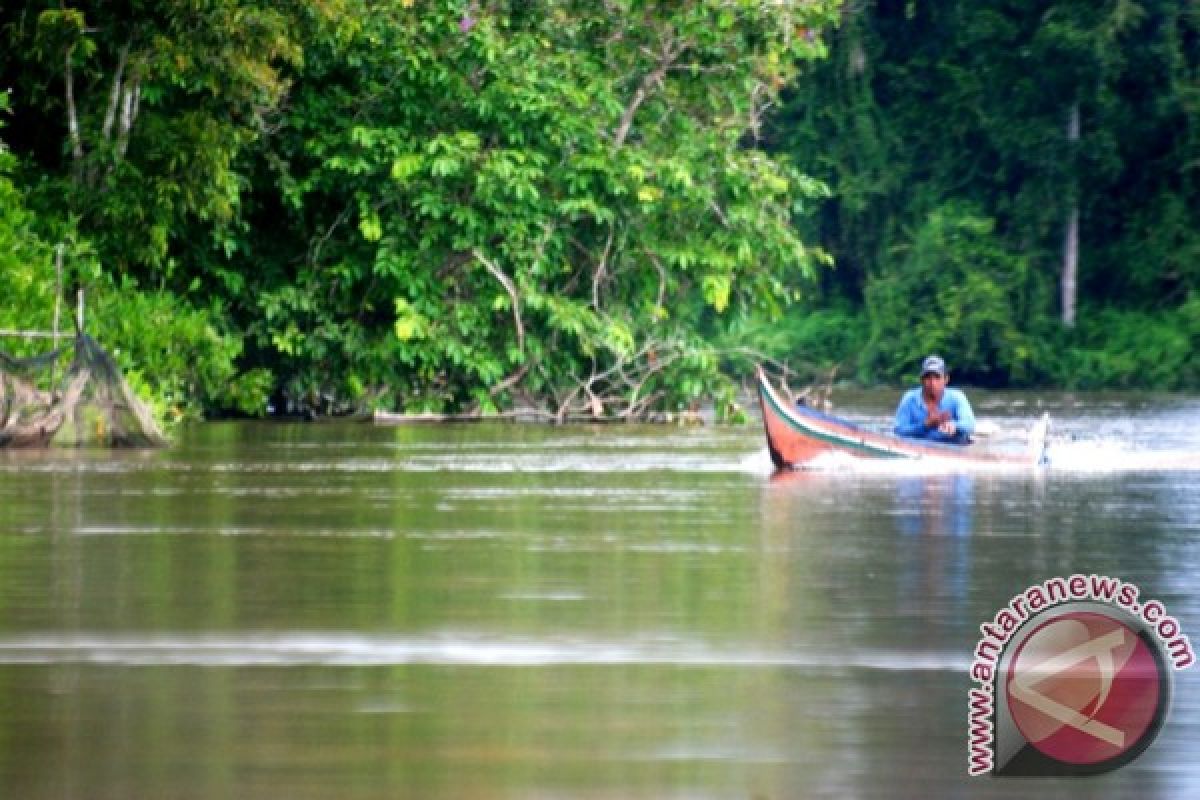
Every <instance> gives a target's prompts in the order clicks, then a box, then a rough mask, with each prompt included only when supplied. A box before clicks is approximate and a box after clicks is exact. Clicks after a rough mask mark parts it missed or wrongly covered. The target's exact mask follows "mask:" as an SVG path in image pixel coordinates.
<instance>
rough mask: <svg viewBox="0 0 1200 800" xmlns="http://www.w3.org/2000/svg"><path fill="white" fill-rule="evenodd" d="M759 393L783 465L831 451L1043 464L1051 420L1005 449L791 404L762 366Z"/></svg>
mask: <svg viewBox="0 0 1200 800" xmlns="http://www.w3.org/2000/svg"><path fill="white" fill-rule="evenodd" d="M758 396H759V402H760V403H761V405H762V416H763V425H764V427H765V428H766V432H767V449H768V450H769V451H770V453H771V461H773V462H774V463H775V466H776V467H777V468H779V469H790V468H795V467H803V466H804V465H806V464H808V463H810V462H811V461H813V460H814V459H816V458H818V457H820V456H824V455H828V454H831V453H843V454H847V455H851V456H855V457H858V458H894V459H930V460H937V461H943V462H949V463H999V464H1018V465H1019V464H1026V465H1029V466H1034V465H1037V464H1043V463H1045V438H1046V427H1047V426H1048V424H1049V419H1048V418H1044V419H1043V420H1042V422H1041V423H1039V424H1038V425H1035V426H1034V431H1033V432H1031V434H1030V441H1029V443H1028V444H1026V445H1025V446H1024V447H1022V448H1021V449H1019V450H1013V449H1007V450H1006V449H999V448H994V447H993V448H989V447H987V446H985V445H982V444H971V445H955V444H942V443H940V442H927V441H922V440H920V439H906V438H904V437H901V436H896V435H894V434H891V433H880V432H878V431H872V430H870V429H868V428H864V427H862V426H861V425H857V424H855V423H853V422H851V421H849V420H846V419H842V418H841V417H836V416H833V415H831V414H825V413H822V412H820V411H817V410H816V409H813V408H808V407H807V406H797V405H792V404H791V403H789V402H788V401H787V400H785V399H784V398H782V397H780V396H779V393H778V392H776V391H775V389H774V388H772V386H771V384H770V381H769V380H768V379H767V376H766V373H765V372H764V371H763V369H762V368H761V367H759V369H758Z"/></svg>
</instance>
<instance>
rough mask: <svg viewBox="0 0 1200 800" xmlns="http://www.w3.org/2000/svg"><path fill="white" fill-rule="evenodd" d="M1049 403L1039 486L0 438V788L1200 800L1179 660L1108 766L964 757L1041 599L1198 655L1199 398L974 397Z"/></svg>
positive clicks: (958, 477)
mask: <svg viewBox="0 0 1200 800" xmlns="http://www.w3.org/2000/svg"><path fill="white" fill-rule="evenodd" d="M837 399H838V400H839V410H841V411H844V412H848V413H850V414H851V415H852V416H855V417H856V418H858V419H860V420H861V421H864V422H867V423H872V422H874V423H879V424H885V423H886V416H887V413H888V404H889V403H890V402H892V401H894V396H884V395H878V394H863V395H850V396H846V397H844V398H837ZM1042 407H1048V408H1049V409H1050V410H1051V412H1052V413H1053V415H1054V418H1055V428H1054V430H1055V436H1054V444H1053V449H1052V458H1053V459H1054V463H1053V464H1052V465H1051V466H1050V467H1049V468H1048V469H1046V470H1033V469H1008V470H988V471H980V472H939V471H937V470H930V469H914V468H912V467H911V465H909V466H903V465H901V466H897V465H890V466H887V467H883V466H879V465H875V464H868V465H863V464H845V463H834V464H830V465H827V466H826V467H825V468H823V469H820V470H815V471H809V472H803V473H795V474H788V475H772V472H771V469H770V465H769V461H768V458H767V454H766V448H765V446H764V444H763V441H762V437H761V429H760V428H759V427H757V426H753V425H751V426H746V427H711V426H710V427H701V428H675V427H637V426H575V427H572V426H568V427H558V428H556V427H548V426H519V425H490V424H476V425H460V426H410V427H395V428H388V427H374V426H371V425H363V424H358V425H302V424H281V423H209V424H205V425H198V426H195V427H191V428H188V429H186V430H184V431H183V432H182V434H181V436H180V439H179V441H178V443H177V444H176V445H175V446H174V447H172V448H170V449H167V450H164V451H159V452H118V453H110V452H91V451H87V452H73V451H65V452H64V451H53V452H48V453H47V452H0V797H3V798H10V797H11V798H21V799H23V800H40V799H41V798H88V799H90V800H108V799H111V800H128V799H129V798H295V799H298V800H303V799H304V798H314V799H315V798H341V799H345V800H360V799H361V800H366V799H367V798H371V799H374V798H381V799H382V798H548V797H556V798H557V797H562V798H762V799H764V800H765V799H766V798H809V797H822V798H825V797H827V798H856V797H863V798H868V797H879V798H896V797H914V798H918V797H919V798H925V797H937V798H952V797H967V796H970V797H1007V796H1020V797H1085V796H1086V797H1137V798H1177V797H1186V796H1193V797H1194V796H1197V795H1198V793H1200V762H1197V760H1196V759H1195V757H1194V750H1195V745H1194V743H1195V741H1197V738H1198V737H1200V678H1198V677H1197V676H1198V675H1200V669H1192V670H1186V671H1183V672H1179V673H1177V674H1176V675H1175V687H1174V689H1175V692H1174V700H1173V704H1172V708H1171V711H1170V715H1169V717H1168V719H1167V722H1166V724H1165V725H1164V727H1163V729H1162V731H1161V733H1160V735H1159V737H1158V739H1157V740H1156V741H1155V743H1154V744H1153V745H1152V746H1151V748H1150V749H1149V750H1148V751H1147V752H1146V753H1145V754H1143V755H1142V756H1141V757H1140V758H1138V759H1137V760H1136V761H1134V762H1133V763H1132V764H1130V765H1129V766H1127V767H1125V768H1123V769H1120V770H1117V771H1115V772H1112V773H1109V774H1106V775H1103V776H1099V777H1094V778H1089V779H1085V780H1084V779H1061V778H1060V779H1030V780H1016V781H1014V780H1005V779H996V778H968V776H967V769H966V768H967V747H966V739H967V737H966V722H965V719H966V696H967V690H968V688H969V686H970V681H969V679H968V675H967V671H968V668H969V664H970V661H971V656H972V651H973V649H974V647H975V643H976V641H977V640H978V638H979V635H980V633H979V625H980V623H982V622H985V621H988V620H991V619H992V617H993V615H994V614H995V613H996V611H997V610H998V609H999V608H1001V607H1002V606H1003V605H1004V604H1005V603H1007V601H1008V600H1009V599H1010V598H1011V597H1012V596H1013V595H1014V594H1015V593H1017V592H1019V591H1020V590H1022V589H1024V588H1025V587H1026V586H1029V585H1031V584H1033V583H1036V582H1039V581H1042V580H1045V579H1047V578H1049V577H1052V576H1055V575H1069V574H1071V573H1076V572H1082V573H1092V572H1094V573H1098V574H1102V575H1112V576H1118V577H1121V578H1123V579H1125V580H1127V581H1130V582H1133V583H1135V584H1137V585H1138V586H1139V587H1140V588H1141V590H1142V592H1143V596H1145V597H1151V596H1152V597H1155V598H1158V599H1159V600H1161V601H1162V602H1163V603H1164V605H1165V606H1166V607H1167V609H1168V610H1169V611H1170V613H1171V614H1173V615H1174V616H1176V617H1177V618H1178V619H1179V620H1180V621H1181V623H1182V624H1183V626H1184V631H1185V632H1190V633H1191V634H1192V635H1193V636H1194V637H1195V638H1196V641H1197V642H1198V643H1200V587H1198V586H1197V583H1196V581H1195V576H1196V575H1197V574H1200V491H1197V490H1198V489H1200V461H1198V460H1197V454H1198V453H1200V424H1198V423H1200V400H1196V399H1194V398H1191V399H1188V398H1177V397H1131V396H1112V397H1105V396H1097V395H1090V396H1080V397H1071V396H1056V397H1054V398H1049V399H1047V398H1042V399H1041V401H1036V400H1034V399H1032V398H1021V397H1017V396H1014V395H980V396H979V397H978V398H977V399H976V409H977V412H979V413H980V414H981V416H989V417H991V418H993V419H995V420H997V421H998V423H999V425H1000V427H1001V428H1002V429H1006V430H1019V429H1020V428H1021V427H1022V426H1023V425H1025V424H1026V423H1027V422H1028V421H1029V420H1031V419H1032V418H1033V417H1035V416H1036V414H1038V413H1040V411H1041V410H1042Z"/></svg>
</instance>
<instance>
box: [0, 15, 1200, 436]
mask: <svg viewBox="0 0 1200 800" xmlns="http://www.w3.org/2000/svg"><path fill="white" fill-rule="evenodd" d="M1197 14H1198V12H1197V11H1196V9H1194V8H1193V7H1192V6H1190V5H1180V4H1177V3H1172V2H1169V1H1168V0H1139V2H1134V0H1112V2H1105V3H1098V4H1097V3H1090V2H1083V1H1082V0H998V2H993V3H988V4H985V5H984V6H980V5H979V4H977V3H969V2H965V0H937V1H936V2H935V1H933V0H904V2H900V1H899V0H877V1H876V2H873V3H859V4H844V5H843V4H842V3H839V2H837V0H806V1H805V2H799V1H797V2H782V3H781V2H777V1H776V0H691V2H686V3H679V2H666V1H665V0H663V1H662V2H654V1H652V0H603V2H590V1H589V2H585V0H529V1H525V0H522V2H515V0H513V1H509V0H399V1H398V2H383V1H382V0H288V2H282V3H279V2H272V3H267V2H262V1H260V0H204V1H203V2H199V1H197V0H170V2H158V3H146V2H137V1H136V0H133V1H131V2H118V3H111V2H104V3H101V2H68V3H60V2H53V3H52V2H48V0H40V1H38V0H26V1H25V2H18V3H15V4H8V5H7V6H5V7H4V8H3V9H0V41H3V45H4V46H3V47H2V48H0V78H2V79H3V80H2V81H0V86H3V87H10V88H8V89H6V90H5V91H4V92H3V93H0V119H2V120H4V121H5V122H6V124H7V126H6V127H4V128H3V129H0V139H2V140H3V142H4V143H5V144H4V145H3V147H0V283H2V284H3V285H4V286H5V287H6V289H7V292H6V296H7V297H9V298H12V300H11V301H10V302H9V303H6V304H3V307H0V325H7V326H10V327H46V325H47V319H48V317H49V315H50V313H51V309H52V307H53V305H54V291H55V285H56V283H55V277H54V275H55V272H54V259H55V254H56V253H60V254H61V258H62V261H63V263H64V264H65V265H66V274H65V282H64V284H63V287H62V291H63V292H64V293H66V292H68V291H70V290H71V289H73V288H76V287H82V288H86V290H87V292H88V297H89V316H88V319H89V328H90V329H91V331H92V332H93V333H95V334H97V335H98V337H99V338H100V339H101V341H103V342H105V343H106V344H107V345H108V346H109V347H111V348H113V349H114V351H115V352H116V353H117V355H118V358H119V360H120V361H121V363H122V366H123V367H125V368H126V370H127V371H129V372H131V373H132V375H133V380H134V383H135V384H136V385H139V386H141V387H142V388H143V389H145V391H147V392H149V393H151V394H153V395H154V396H155V397H156V398H158V401H159V407H160V410H161V411H163V412H164V413H166V412H173V413H178V414H187V413H216V412H222V411H238V412H242V413H263V412H264V411H265V410H266V409H267V408H268V405H269V402H270V403H273V405H274V406H275V407H276V408H279V409H287V410H292V411H303V412H315V413H330V412H338V411H345V410H350V409H361V408H368V407H372V406H374V407H385V408H390V409H405V410H472V409H473V410H479V411H493V410H504V409H511V408H514V407H523V408H533V409H537V410H538V411H539V413H542V414H544V415H545V416H547V417H550V418H558V419H562V418H566V417H568V416H574V415H581V414H582V415H603V416H624V417H638V416H641V415H644V414H646V413H648V412H650V411H654V410H663V409H678V408H681V407H686V406H689V405H691V404H694V403H696V402H698V401H699V400H701V399H702V398H705V397H708V398H716V399H717V401H718V405H719V406H723V405H724V403H725V401H726V400H728V399H729V398H730V390H731V383H730V380H729V378H730V377H731V376H735V375H736V374H737V373H738V372H744V371H745V370H746V367H747V364H748V361H747V355H746V354H753V355H754V356H757V357H775V358H778V359H780V360H782V361H786V362H788V363H792V364H805V365H808V366H809V367H810V368H813V369H815V368H816V367H819V366H822V365H832V364H834V363H840V364H849V365H852V367H853V371H854V372H856V373H857V375H858V376H859V377H860V378H861V379H863V380H894V379H897V378H901V377H904V376H907V375H909V374H910V373H911V370H912V368H913V364H914V363H915V361H916V359H917V358H918V357H919V356H920V355H922V354H924V353H926V352H928V351H930V350H934V349H936V350H939V351H941V352H942V353H943V354H944V355H946V357H947V358H949V359H950V360H951V362H952V363H953V364H955V365H956V372H957V374H958V377H959V378H962V379H966V380H968V381H975V382H982V383H988V384H991V385H999V386H1003V385H1037V384H1045V383H1053V384H1060V385H1073V386H1136V385H1152V386H1157V387H1162V388H1194V387H1195V386H1196V385H1197V381H1198V380H1200V368H1198V367H1197V362H1196V359H1195V356H1194V355H1193V353H1194V352H1196V349H1197V348H1196V344H1197V343H1198V341H1197V340H1198V338H1200V295H1198V294H1197V293H1196V292H1195V286H1196V279H1197V264H1198V263H1200V259H1198V258H1197V256H1198V255H1200V225H1198V224H1197V223H1198V222H1200V219H1198V218H1197V215H1198V213H1200V212H1198V210H1197V209H1200V196H1198V190H1200V187H1198V185H1197V173H1198V168H1200V147H1198V139H1197V137H1198V135H1200V134H1198V130H1200V128H1198V126H1197V114H1198V113H1200V112H1198V105H1197V102H1196V98H1197V97H1198V96H1200V82H1198V78H1197V74H1198V73H1197V70H1198V68H1200V67H1198V62H1200V55H1198V45H1197V42H1198V41H1200V21H1198V18H1197ZM831 266H832V269H831V268H830V267H831ZM269 399H270V401H269Z"/></svg>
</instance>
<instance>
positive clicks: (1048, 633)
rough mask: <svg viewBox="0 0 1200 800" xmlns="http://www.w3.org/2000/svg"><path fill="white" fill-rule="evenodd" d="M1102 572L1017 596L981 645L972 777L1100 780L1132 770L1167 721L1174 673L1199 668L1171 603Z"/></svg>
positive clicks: (972, 720)
mask: <svg viewBox="0 0 1200 800" xmlns="http://www.w3.org/2000/svg"><path fill="white" fill-rule="evenodd" d="M1139 596H1140V592H1139V591H1138V589H1137V587H1136V586H1134V585H1132V584H1128V583H1125V582H1123V581H1120V580H1119V579H1116V578H1108V577H1104V576H1096V575H1086V576H1085V575H1072V576H1070V577H1069V578H1052V579H1050V580H1048V581H1044V582H1043V583H1040V584H1036V585H1034V586H1030V587H1029V588H1027V589H1026V590H1025V591H1024V592H1021V593H1020V594H1018V595H1016V596H1015V597H1014V598H1013V599H1012V601H1011V602H1010V603H1009V604H1008V605H1007V606H1006V607H1004V608H1003V609H1001V610H1000V611H999V612H997V614H996V615H995V617H994V618H993V619H992V621H991V622H989V623H985V624H983V625H981V626H980V632H981V633H982V634H983V636H982V638H981V639H980V640H979V644H978V645H977V646H976V648H975V654H974V660H973V661H972V664H971V678H972V680H974V681H975V682H976V683H977V684H978V686H976V687H974V688H972V689H971V690H970V695H969V704H968V715H967V716H968V725H969V741H968V748H969V754H968V757H969V761H968V771H969V772H970V774H972V775H982V774H986V773H992V774H995V775H1057V776H1061V775H1094V774H1097V773H1100V772H1108V771H1110V770H1113V769H1116V768H1118V767H1120V766H1123V765H1124V764H1127V763H1129V762H1130V761H1132V760H1133V759H1134V758H1136V757H1137V756H1138V755H1139V754H1141V753H1142V752H1144V751H1145V750H1146V748H1147V747H1149V746H1150V744H1151V743H1152V742H1153V741H1154V737H1155V736H1156V735H1157V734H1158V731H1159V729H1160V728H1161V727H1162V725H1163V722H1164V720H1165V719H1166V714H1167V709H1168V707H1169V705H1170V699H1171V675H1172V671H1173V670H1180V669H1185V668H1187V667H1189V666H1191V664H1192V663H1193V662H1194V661H1195V657H1194V655H1193V653H1192V648H1191V643H1190V642H1189V640H1188V638H1187V636H1185V635H1184V634H1183V632H1182V631H1181V629H1180V625H1179V623H1178V621H1177V620H1175V619H1174V618H1173V617H1171V616H1170V615H1168V614H1167V613H1166V608H1165V607H1164V606H1163V605H1162V603H1160V602H1158V601H1155V600H1151V601H1148V602H1139Z"/></svg>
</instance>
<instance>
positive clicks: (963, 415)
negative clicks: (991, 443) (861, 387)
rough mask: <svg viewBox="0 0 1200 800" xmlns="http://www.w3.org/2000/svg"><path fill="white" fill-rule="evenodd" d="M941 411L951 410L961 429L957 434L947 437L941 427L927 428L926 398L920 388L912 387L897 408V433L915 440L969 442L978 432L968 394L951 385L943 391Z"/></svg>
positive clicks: (951, 416)
mask: <svg viewBox="0 0 1200 800" xmlns="http://www.w3.org/2000/svg"><path fill="white" fill-rule="evenodd" d="M938 410H939V411H949V412H950V418H951V419H952V420H954V425H955V426H956V427H957V428H958V432H957V433H955V434H954V435H953V436H947V435H946V434H944V433H942V432H941V431H939V430H938V429H937V428H926V427H925V417H926V416H928V411H927V410H926V409H925V398H923V397H922V396H921V389H920V388H917V389H909V390H908V391H907V392H905V393H904V397H902V398H900V405H899V406H897V407H896V428H895V431H896V435H897V436H908V437H911V438H913V439H930V440H932V441H935V442H954V443H955V444H966V443H967V441H968V440H969V439H970V436H971V434H972V433H974V432H975V414H974V412H973V411H971V404H970V403H969V402H967V396H966V395H965V394H963V393H962V392H960V391H959V390H958V389H951V388H949V387H947V388H946V389H945V390H944V391H943V392H942V400H941V402H940V403H938Z"/></svg>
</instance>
